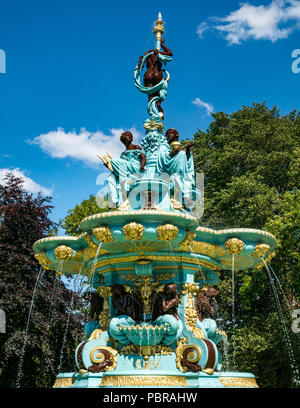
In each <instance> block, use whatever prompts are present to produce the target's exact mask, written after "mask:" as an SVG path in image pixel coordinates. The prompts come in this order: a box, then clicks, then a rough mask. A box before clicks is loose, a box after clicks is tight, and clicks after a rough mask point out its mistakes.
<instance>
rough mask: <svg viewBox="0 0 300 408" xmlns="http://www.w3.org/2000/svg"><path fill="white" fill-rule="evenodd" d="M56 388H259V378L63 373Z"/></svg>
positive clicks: (251, 376)
mask: <svg viewBox="0 0 300 408" xmlns="http://www.w3.org/2000/svg"><path fill="white" fill-rule="evenodd" d="M53 387H54V388H69V387H71V388H99V387H100V388H112V387H114V388H119V387H120V388H124V387H125V388H134V387H143V388H151V387H156V388H159V387H162V388H185V387H187V388H258V385H257V382H256V379H255V377H254V375H253V374H250V373H237V372H234V373H222V372H219V373H217V372H215V373H214V374H212V375H209V374H205V373H203V372H202V373H199V374H198V373H191V372H189V373H184V374H181V375H174V374H173V375H172V374H171V373H167V372H160V373H158V372H156V373H155V375H154V374H153V373H151V374H150V373H147V374H146V373H145V374H139V375H136V374H135V375H133V374H132V372H131V373H129V372H128V374H126V373H125V372H124V371H122V373H118V374H117V373H115V374H112V373H85V374H83V375H80V374H79V373H61V374H59V375H58V376H57V378H56V381H55V384H54V386H53Z"/></svg>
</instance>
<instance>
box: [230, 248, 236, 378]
mask: <svg viewBox="0 0 300 408" xmlns="http://www.w3.org/2000/svg"><path fill="white" fill-rule="evenodd" d="M234 287H235V280H234V254H232V269H231V297H232V303H231V320H232V336H231V337H232V346H233V353H232V365H233V371H236V359H235V340H234V332H235V293H234V292H235V290H234V289H235V288H234Z"/></svg>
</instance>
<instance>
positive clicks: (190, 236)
mask: <svg viewBox="0 0 300 408" xmlns="http://www.w3.org/2000/svg"><path fill="white" fill-rule="evenodd" d="M195 238H196V232H193V231H187V232H186V236H185V238H184V240H183V241H182V242H181V243H180V246H179V251H186V252H191V250H190V247H191V245H192V243H193V241H194V239H195Z"/></svg>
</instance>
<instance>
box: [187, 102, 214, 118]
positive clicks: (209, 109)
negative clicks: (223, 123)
mask: <svg viewBox="0 0 300 408" xmlns="http://www.w3.org/2000/svg"><path fill="white" fill-rule="evenodd" d="M192 103H193V104H194V105H196V106H199V107H200V108H205V109H206V114H207V115H210V114H211V113H212V112H213V111H214V107H213V105H212V104H211V103H209V102H204V101H202V100H201V99H200V98H196V99H194V100H193V101H192Z"/></svg>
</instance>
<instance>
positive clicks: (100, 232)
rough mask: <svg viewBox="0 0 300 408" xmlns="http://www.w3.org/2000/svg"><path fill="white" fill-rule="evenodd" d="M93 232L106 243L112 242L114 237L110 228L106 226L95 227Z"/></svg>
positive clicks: (99, 239)
mask: <svg viewBox="0 0 300 408" xmlns="http://www.w3.org/2000/svg"><path fill="white" fill-rule="evenodd" d="M93 234H94V236H95V237H96V239H97V240H98V241H100V242H102V243H104V244H106V243H107V242H112V241H113V240H114V239H113V237H112V236H111V232H110V229H109V228H108V227H106V226H102V227H98V228H94V229H93Z"/></svg>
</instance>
